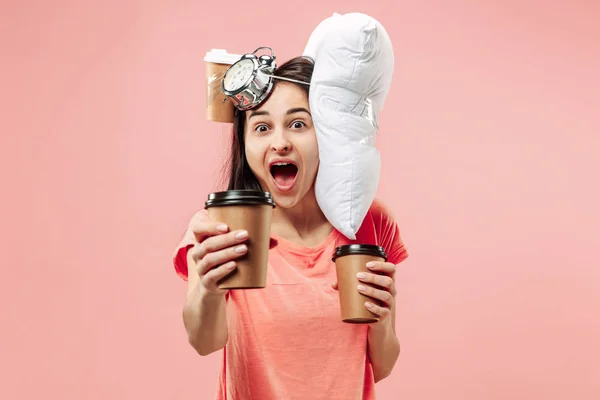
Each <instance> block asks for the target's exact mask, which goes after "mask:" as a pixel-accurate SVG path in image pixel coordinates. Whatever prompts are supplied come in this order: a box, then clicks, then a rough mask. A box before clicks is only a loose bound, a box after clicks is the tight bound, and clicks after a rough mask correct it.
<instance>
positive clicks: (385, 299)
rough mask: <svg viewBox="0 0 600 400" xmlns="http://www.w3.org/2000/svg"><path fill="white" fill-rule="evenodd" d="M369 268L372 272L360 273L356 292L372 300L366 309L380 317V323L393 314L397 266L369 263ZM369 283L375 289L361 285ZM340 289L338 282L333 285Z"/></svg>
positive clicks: (387, 263) (384, 263)
mask: <svg viewBox="0 0 600 400" xmlns="http://www.w3.org/2000/svg"><path fill="white" fill-rule="evenodd" d="M367 268H368V269H369V271H371V272H359V273H358V275H357V278H358V281H359V282H358V285H357V287H356V290H358V291H359V292H360V293H362V294H364V295H365V296H368V297H370V298H372V299H373V300H374V301H367V302H365V307H366V308H367V309H368V310H369V311H371V312H372V313H374V314H377V315H378V316H379V322H381V321H383V320H385V319H386V318H388V317H389V316H390V315H391V313H392V307H393V306H394V303H395V299H396V282H395V279H394V278H395V273H396V266H395V265H394V264H392V263H389V262H369V263H367ZM361 282H364V283H369V284H370V285H373V286H375V287H370V286H367V285H361ZM332 287H333V288H334V289H336V290H337V289H338V286H337V282H336V283H334V284H333V285H332Z"/></svg>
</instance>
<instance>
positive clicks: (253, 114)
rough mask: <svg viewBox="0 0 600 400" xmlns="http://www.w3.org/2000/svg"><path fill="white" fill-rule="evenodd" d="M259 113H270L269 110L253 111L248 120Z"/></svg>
mask: <svg viewBox="0 0 600 400" xmlns="http://www.w3.org/2000/svg"><path fill="white" fill-rule="evenodd" d="M288 113H289V112H288ZM259 115H269V112H268V111H252V113H251V114H250V116H249V117H248V121H250V118H252V117H257V116H259Z"/></svg>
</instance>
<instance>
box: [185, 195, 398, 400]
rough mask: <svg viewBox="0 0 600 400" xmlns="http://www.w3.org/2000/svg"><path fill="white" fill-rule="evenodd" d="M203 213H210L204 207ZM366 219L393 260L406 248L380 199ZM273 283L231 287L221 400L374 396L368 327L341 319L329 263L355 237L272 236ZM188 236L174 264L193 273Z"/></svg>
mask: <svg viewBox="0 0 600 400" xmlns="http://www.w3.org/2000/svg"><path fill="white" fill-rule="evenodd" d="M200 214H201V215H202V216H204V217H206V218H208V216H207V214H206V212H204V211H201V212H200ZM370 215H371V216H372V220H371V219H365V223H368V224H371V225H373V227H369V228H370V231H372V232H373V233H374V235H375V238H374V241H375V242H376V243H377V244H378V245H380V246H382V247H384V248H385V250H386V251H387V253H388V256H389V261H390V262H393V263H395V264H398V263H400V262H401V261H403V260H404V259H405V258H406V257H407V252H406V250H405V248H404V245H403V243H402V239H401V238H400V232H399V229H398V226H397V224H396V222H395V220H394V219H393V217H392V216H391V214H390V213H389V211H388V210H387V209H386V207H385V206H384V205H383V204H382V203H381V202H379V201H377V200H376V201H375V202H374V203H373V206H372V207H371V210H370ZM271 236H272V238H273V239H275V240H277V242H278V245H277V246H276V247H274V248H273V249H271V251H270V253H269V270H268V275H267V287H266V288H265V289H260V290H232V291H230V292H229V296H228V297H227V324H228V330H229V339H228V342H227V345H226V346H225V349H224V350H223V362H222V369H221V374H220V378H219V384H218V390H217V395H216V399H218V400H252V399H260V400H271V399H273V400H280V399H285V400H296V399H298V400H305V399H313V400H321V399H322V400H338V399H339V400H372V399H375V388H374V386H375V383H374V378H373V371H372V368H371V364H370V360H369V357H368V354H367V333H368V326H367V325H351V324H346V323H343V322H342V321H341V319H340V308H339V298H338V293H337V291H335V290H334V289H333V288H332V287H331V283H332V282H334V281H335V280H336V276H335V265H334V263H333V262H332V261H331V257H332V255H333V253H334V250H335V248H336V246H340V245H343V244H349V243H350V241H349V240H348V239H347V238H346V237H344V236H343V235H342V234H340V233H339V232H338V231H337V230H335V229H334V230H333V232H332V233H331V234H330V235H329V237H328V238H327V239H325V241H323V243H321V244H320V245H318V246H316V247H312V248H308V247H304V246H300V245H298V244H295V243H292V242H290V241H288V240H285V239H283V238H281V237H277V236H276V235H273V234H272V235H271ZM191 238H192V235H191V234H190V232H186V235H185V237H184V239H183V241H182V243H181V244H180V246H179V248H178V250H177V252H176V255H175V259H174V262H175V269H176V271H177V273H178V274H179V276H181V277H182V278H184V279H187V263H186V251H187V250H186V249H187V248H189V245H190V243H191V242H192V241H191Z"/></svg>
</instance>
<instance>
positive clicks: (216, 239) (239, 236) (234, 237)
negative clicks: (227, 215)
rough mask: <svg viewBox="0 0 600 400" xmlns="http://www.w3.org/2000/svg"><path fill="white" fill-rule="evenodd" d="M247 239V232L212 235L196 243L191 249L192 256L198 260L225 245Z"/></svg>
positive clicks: (231, 244) (232, 244)
mask: <svg viewBox="0 0 600 400" xmlns="http://www.w3.org/2000/svg"><path fill="white" fill-rule="evenodd" d="M246 239H248V232H246V231H243V230H241V231H233V232H229V233H226V234H220V235H217V236H212V237H209V238H207V239H205V240H204V241H202V242H201V243H197V244H196V245H195V246H194V248H193V249H192V250H190V251H191V252H192V258H193V259H194V261H196V262H198V261H199V260H201V259H202V258H204V257H205V256H206V255H207V254H210V253H214V252H216V251H218V250H222V249H224V248H227V247H231V246H235V245H236V244H239V243H242V242H245V241H246Z"/></svg>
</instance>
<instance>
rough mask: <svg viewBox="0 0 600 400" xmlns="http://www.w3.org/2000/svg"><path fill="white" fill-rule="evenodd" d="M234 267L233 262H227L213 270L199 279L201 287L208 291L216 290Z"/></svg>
mask: <svg viewBox="0 0 600 400" xmlns="http://www.w3.org/2000/svg"><path fill="white" fill-rule="evenodd" d="M235 267H236V263H235V261H229V262H227V263H225V264H223V265H220V266H219V267H217V268H213V269H211V270H210V271H208V272H207V273H206V274H204V275H203V276H202V277H201V281H202V285H203V286H204V287H206V288H208V289H209V290H211V289H213V288H216V287H217V284H218V283H219V281H220V280H221V279H223V278H225V277H226V276H227V275H229V274H230V273H231V272H232V271H233V270H234V269H235Z"/></svg>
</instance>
